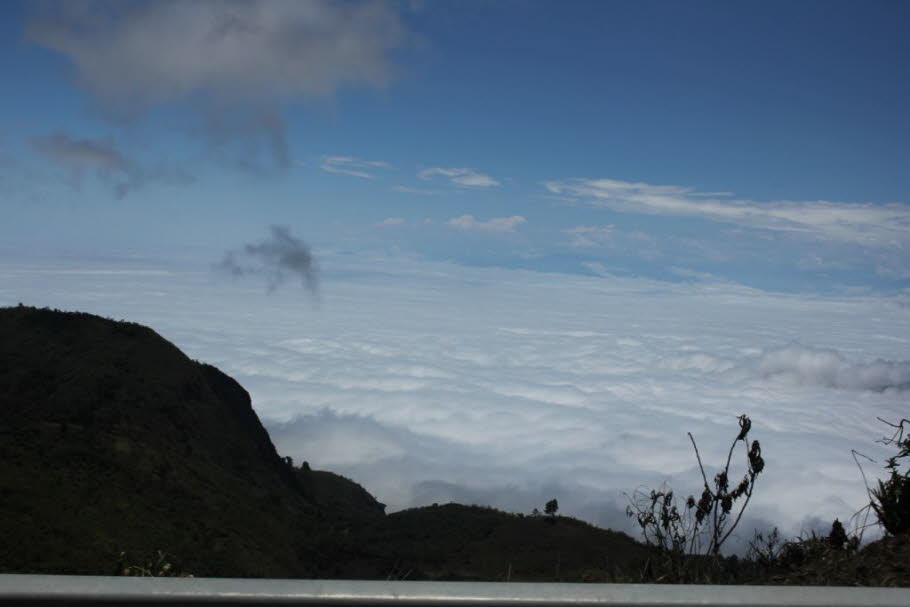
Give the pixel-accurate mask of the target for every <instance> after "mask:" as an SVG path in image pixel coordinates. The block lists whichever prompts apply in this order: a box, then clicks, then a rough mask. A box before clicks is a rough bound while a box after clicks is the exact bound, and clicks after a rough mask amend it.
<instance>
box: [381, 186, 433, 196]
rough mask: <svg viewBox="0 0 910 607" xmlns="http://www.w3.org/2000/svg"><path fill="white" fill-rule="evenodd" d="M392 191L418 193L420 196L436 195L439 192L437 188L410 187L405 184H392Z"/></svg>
mask: <svg viewBox="0 0 910 607" xmlns="http://www.w3.org/2000/svg"><path fill="white" fill-rule="evenodd" d="M392 191H393V192H400V193H402V194H418V195H421V196H436V195H437V194H439V191H438V190H426V189H424V188H412V187H410V186H406V185H393V186H392Z"/></svg>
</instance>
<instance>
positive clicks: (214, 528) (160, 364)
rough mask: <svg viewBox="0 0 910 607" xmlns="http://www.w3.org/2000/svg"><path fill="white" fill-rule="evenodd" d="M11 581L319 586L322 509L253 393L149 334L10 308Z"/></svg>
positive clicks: (4, 313) (1, 407)
mask: <svg viewBox="0 0 910 607" xmlns="http://www.w3.org/2000/svg"><path fill="white" fill-rule="evenodd" d="M0 336H2V339H0V411H2V422H0V432H2V435H0V437H2V438H0V500H2V502H0V504H2V510H3V516H2V517H0V536H3V537H4V539H5V543H6V546H7V548H6V549H4V550H2V551H0V569H2V570H5V571H25V570H31V571H46V572H72V573H89V572H95V573H97V572H99V569H101V570H106V571H105V572H113V571H114V569H115V567H116V565H117V562H118V557H117V555H118V554H119V553H120V552H124V551H125V552H127V557H126V558H127V559H131V558H135V559H140V558H143V557H144V555H146V554H148V553H150V552H152V551H154V550H159V549H161V550H165V551H167V552H168V553H170V554H173V555H177V557H178V558H179V559H180V561H181V564H182V565H183V566H184V567H185V568H186V569H187V570H190V571H194V572H197V573H199V574H215V575H270V576H281V575H304V574H308V573H311V568H312V563H313V562H314V559H315V556H316V555H315V554H314V553H313V550H314V547H315V539H316V535H317V530H318V529H320V526H319V525H318V524H317V522H318V520H317V519H318V515H319V511H318V510H317V508H316V507H315V505H314V504H312V503H311V501H310V500H308V499H306V496H305V495H304V492H303V491H302V488H301V487H300V484H299V482H298V480H297V478H296V476H295V475H294V473H293V471H292V470H291V469H290V467H289V466H287V465H286V464H285V463H284V461H283V460H282V459H281V458H280V457H279V456H278V454H277V453H276V452H275V448H274V446H273V445H272V443H271V441H270V439H269V436H268V434H267V433H266V431H265V429H264V428H263V427H262V425H261V424H260V422H259V419H258V418H257V417H256V414H255V413H254V411H253V409H252V407H251V405H250V398H249V395H248V394H247V393H246V391H245V390H243V388H241V387H240V385H239V384H237V383H236V382H235V381H234V380H232V379H231V378H229V377H228V376H226V375H224V374H223V373H221V372H220V371H218V370H217V369H215V368H214V367H211V366H209V365H204V364H200V363H197V362H194V361H192V360H190V359H189V358H187V357H186V356H185V355H184V354H183V353H181V352H180V351H179V350H178V349H177V348H176V347H174V346H173V345H172V344H170V343H169V342H167V341H166V340H164V339H162V338H161V337H160V336H159V335H157V334H156V333H155V332H154V331H152V330H151V329H148V328H145V327H142V326H139V325H136V324H131V323H124V322H114V321H111V320H106V319H102V318H99V317H96V316H92V315H89V314H77V313H62V312H56V311H51V310H37V309H33V308H27V307H19V308H7V309H3V310H0Z"/></svg>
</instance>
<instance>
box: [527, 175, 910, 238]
mask: <svg viewBox="0 0 910 607" xmlns="http://www.w3.org/2000/svg"><path fill="white" fill-rule="evenodd" d="M544 187H546V189H547V190H549V191H550V192H551V193H553V194H556V195H560V196H567V197H570V198H572V199H573V200H575V201H577V202H580V203H584V204H588V205H591V206H594V207H602V208H609V209H614V210H617V211H621V212H625V213H641V214H647V215H669V216H691V217H700V218H703V219H707V220H709V221H716V222H723V223H732V224H737V225H741V226H747V227H751V228H758V229H764V230H775V231H782V232H788V233H791V234H796V235H802V236H805V237H810V238H813V239H818V240H828V241H837V242H845V243H853V244H861V245H864V246H873V247H892V246H897V247H904V246H907V245H908V244H910V205H906V204H901V203H891V204H869V203H847V202H828V201H775V202H758V201H754V200H747V199H729V198H727V196H729V192H709V193H702V192H697V191H695V190H694V189H693V188H687V187H681V186H675V185H652V184H649V183H644V182H629V181H620V180H617V179H569V180H554V181H547V182H544Z"/></svg>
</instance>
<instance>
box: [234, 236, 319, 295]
mask: <svg viewBox="0 0 910 607" xmlns="http://www.w3.org/2000/svg"><path fill="white" fill-rule="evenodd" d="M270 230H271V236H270V237H269V238H268V239H265V240H263V241H261V242H259V243H258V244H248V245H246V246H244V247H243V248H241V249H234V250H230V251H228V252H227V253H225V254H224V259H222V260H221V261H220V262H219V263H218V264H217V266H216V267H217V268H218V269H220V270H222V271H226V272H228V273H230V274H231V275H232V276H243V275H246V274H256V275H262V274H264V275H266V276H267V277H268V281H269V290H270V291H273V290H275V289H276V288H278V287H279V286H280V285H282V284H284V282H285V281H287V279H288V277H289V276H297V277H299V278H300V280H301V282H302V283H303V285H304V286H306V287H307V288H308V289H310V291H313V292H315V291H316V288H317V286H318V276H317V272H316V266H315V264H314V262H313V255H312V253H311V252H310V249H309V247H307V245H306V244H305V243H304V242H303V241H302V240H300V239H298V238H295V237H294V236H293V235H292V234H291V230H290V229H289V228H288V227H286V226H272V227H271V228H270Z"/></svg>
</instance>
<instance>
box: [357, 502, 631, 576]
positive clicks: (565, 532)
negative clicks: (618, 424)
mask: <svg viewBox="0 0 910 607" xmlns="http://www.w3.org/2000/svg"><path fill="white" fill-rule="evenodd" d="M374 542H375V549H376V550H377V551H379V550H381V549H382V547H383V546H384V547H386V550H388V549H391V551H392V552H393V553H394V554H395V555H397V557H398V558H397V559H396V562H395V563H394V571H393V575H395V576H398V577H403V576H405V575H407V579H433V580H490V581H506V580H511V581H563V582H582V581H607V580H609V579H613V576H614V575H615V574H617V573H618V571H619V570H620V569H621V570H623V571H627V570H632V569H635V568H636V567H637V566H639V565H641V564H642V563H643V562H644V561H645V560H646V559H647V556H648V554H649V550H648V549H647V548H645V547H644V546H642V545H641V544H639V543H638V542H636V541H635V540H633V539H632V538H630V537H629V536H628V535H626V534H624V533H617V532H615V531H609V530H605V529H599V528H597V527H594V526H592V525H589V524H587V523H585V522H583V521H579V520H577V519H573V518H567V517H562V516H559V517H550V516H524V515H519V514H509V513H506V512H501V511H499V510H494V509H492V508H487V507H481V506H463V505H461V504H445V505H441V506H437V505H434V506H428V507H425V508H414V509H411V510H404V511H401V512H396V513H394V514H391V515H389V517H388V524H387V526H386V527H384V528H383V529H382V531H381V532H380V533H378V534H377V535H376V536H375V537H374Z"/></svg>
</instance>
